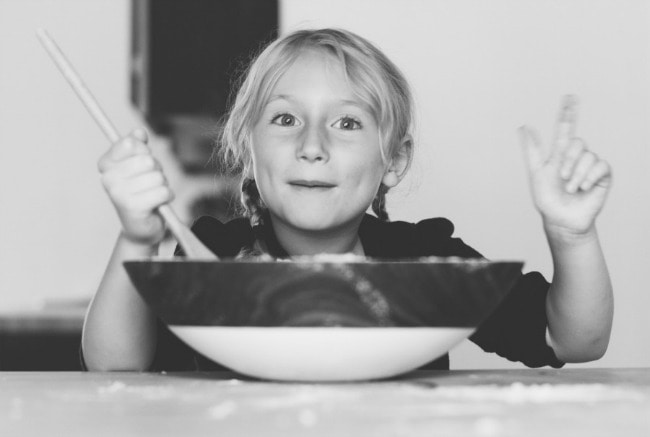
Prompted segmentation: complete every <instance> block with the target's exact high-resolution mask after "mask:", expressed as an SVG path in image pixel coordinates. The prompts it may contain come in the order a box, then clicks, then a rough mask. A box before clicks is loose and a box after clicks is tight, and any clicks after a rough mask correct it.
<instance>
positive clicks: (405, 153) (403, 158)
mask: <svg viewBox="0 0 650 437" xmlns="http://www.w3.org/2000/svg"><path fill="white" fill-rule="evenodd" d="M412 157H413V137H411V136H410V135H407V136H405V137H404V139H402V142H401V143H400V145H399V147H398V148H397V150H395V151H394V152H393V156H392V157H391V159H390V163H389V164H388V167H387V168H386V172H385V173H384V177H383V178H382V180H381V182H382V183H383V184H384V185H386V186H387V187H388V188H393V187H394V186H396V185H397V184H399V183H400V181H401V180H402V178H403V177H404V176H405V175H406V171H407V170H408V168H409V166H410V164H411V158H412Z"/></svg>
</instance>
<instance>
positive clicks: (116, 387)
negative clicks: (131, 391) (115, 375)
mask: <svg viewBox="0 0 650 437" xmlns="http://www.w3.org/2000/svg"><path fill="white" fill-rule="evenodd" d="M125 388H126V384H124V383H123V382H121V381H115V382H114V383H112V384H111V385H109V386H107V387H99V388H98V389H97V391H98V392H99V394H100V395H106V394H112V393H117V392H119V391H122V390H124V389H125Z"/></svg>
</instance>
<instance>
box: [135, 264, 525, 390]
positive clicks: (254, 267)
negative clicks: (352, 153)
mask: <svg viewBox="0 0 650 437" xmlns="http://www.w3.org/2000/svg"><path fill="white" fill-rule="evenodd" d="M124 265H125V267H126V269H127V271H128V273H129V275H130V277H131V280H132V281H133V283H134V285H135V286H136V288H137V290H138V292H139V293H140V294H141V295H142V297H143V298H144V300H145V301H146V302H147V303H148V304H149V305H150V306H151V308H152V309H153V311H154V312H155V313H156V314H157V315H158V317H159V318H160V319H161V320H162V321H163V322H165V323H166V324H167V325H168V326H169V327H170V329H171V330H172V332H174V333H175V334H176V335H177V336H178V337H179V338H180V339H181V340H183V341H184V342H185V343H187V344H188V345H189V346H191V347H192V348H194V349H195V350H196V351H198V352H199V353H201V354H202V355H205V356H206V357H208V358H210V359H212V360H214V361H216V362H218V363H220V364H222V365H225V366H227V367H229V368H231V369H233V370H235V371H237V372H240V373H242V374H246V375H250V376H254V377H258V378H265V379H274V380H283V381H353V380H367V379H376V378H386V377H391V376H395V375H398V374H400V373H404V372H408V371H410V370H413V369H416V368H418V367H420V366H422V365H424V364H426V363H428V362H430V361H432V360H434V359H436V358H438V357H440V356H442V355H444V354H445V353H446V352H448V351H449V350H450V349H451V348H452V347H454V346H455V345H456V344H458V343H459V342H461V341H462V340H463V339H465V338H467V337H468V336H469V335H471V333H472V332H473V331H474V330H475V329H476V328H477V327H478V326H479V324H480V323H481V322H482V321H483V320H484V319H485V318H487V317H488V316H489V314H490V313H491V312H492V311H493V310H494V309H495V308H496V307H497V306H498V304H499V302H500V301H501V300H502V299H503V297H504V296H505V295H506V294H507V293H508V291H509V289H510V287H511V286H512V284H513V283H514V281H515V280H516V278H517V277H518V276H519V275H520V274H521V267H522V263H521V262H512V261H502V262H489V261H485V260H461V259H440V258H431V259H422V260H412V261H396V262H390V261H373V260H365V261H354V262H349V261H345V262H336V261H333V260H329V259H328V260H326V261H322V260H320V261H318V260H305V259H302V260H297V261H282V262H273V261H251V260H247V261H236V260H221V261H186V260H184V259H173V260H144V261H128V262H125V263H124Z"/></svg>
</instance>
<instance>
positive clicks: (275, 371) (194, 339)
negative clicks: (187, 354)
mask: <svg viewBox="0 0 650 437" xmlns="http://www.w3.org/2000/svg"><path fill="white" fill-rule="evenodd" d="M169 328H170V329H171V331H172V332H173V333H174V334H176V335H177V336H178V337H179V338H180V339H181V340H183V341H184V342H185V343H187V344H188V345H190V346H191V347H192V348H194V349H196V350H197V351H201V352H202V353H203V354H204V355H205V356H207V357H208V358H210V359H212V360H214V361H216V362H218V363H221V364H223V365H224V366H227V367H229V368H231V369H234V370H236V371H238V372H240V373H242V374H244V375H249V376H254V377H257V378H264V379H274V380H282V381H321V382H330V381H358V380H367V379H379V378H388V377H391V376H395V375H399V374H401V373H405V372H409V371H411V370H414V369H416V368H418V367H420V366H422V365H424V364H426V363H428V362H430V361H432V360H435V359H436V358H439V357H441V356H442V355H444V354H445V353H447V352H448V351H449V350H450V349H451V348H453V347H454V346H456V345H457V344H458V343H460V342H461V341H462V340H464V339H465V338H467V337H468V336H469V335H471V334H472V332H473V331H474V329H472V328H345V327H341V328H333V327H325V328H318V327H313V328H311V327H302V328H295V327H291V328H275V327H264V328H258V327H213V326H170V327H169Z"/></svg>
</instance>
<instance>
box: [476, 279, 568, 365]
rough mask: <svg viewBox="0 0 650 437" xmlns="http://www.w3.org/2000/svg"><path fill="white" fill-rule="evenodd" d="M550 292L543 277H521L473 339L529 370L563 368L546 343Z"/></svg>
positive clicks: (487, 350) (483, 346)
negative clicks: (547, 308)
mask: <svg viewBox="0 0 650 437" xmlns="http://www.w3.org/2000/svg"><path fill="white" fill-rule="evenodd" d="M548 288H549V283H548V282H547V281H546V280H545V279H544V277H543V276H542V275H541V274H540V273H538V272H531V273H527V274H525V275H522V276H521V277H520V278H519V279H518V280H517V282H516V283H515V285H514V286H513V288H512V290H510V293H509V294H508V295H507V296H506V297H505V299H504V301H503V302H502V303H501V304H500V305H499V307H498V308H497V309H496V310H495V311H494V312H493V313H492V314H491V315H490V316H489V317H488V319H487V320H486V321H485V322H483V323H482V324H481V326H479V328H478V329H477V330H476V332H475V333H474V334H473V335H472V336H471V337H470V339H471V340H472V341H473V342H474V343H476V344H477V345H478V346H479V347H481V349H483V350H484V351H486V352H495V353H496V354H498V355H500V356H502V357H504V358H507V359H508V360H510V361H519V362H522V363H523V364H525V365H526V366H528V367H541V366H551V367H556V368H558V367H562V366H563V365H564V363H563V362H562V361H560V360H559V359H558V358H557V357H556V356H555V353H554V351H553V349H552V348H551V347H549V346H548V344H547V343H546V329H547V326H548V320H547V318H546V295H547V294H548Z"/></svg>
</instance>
